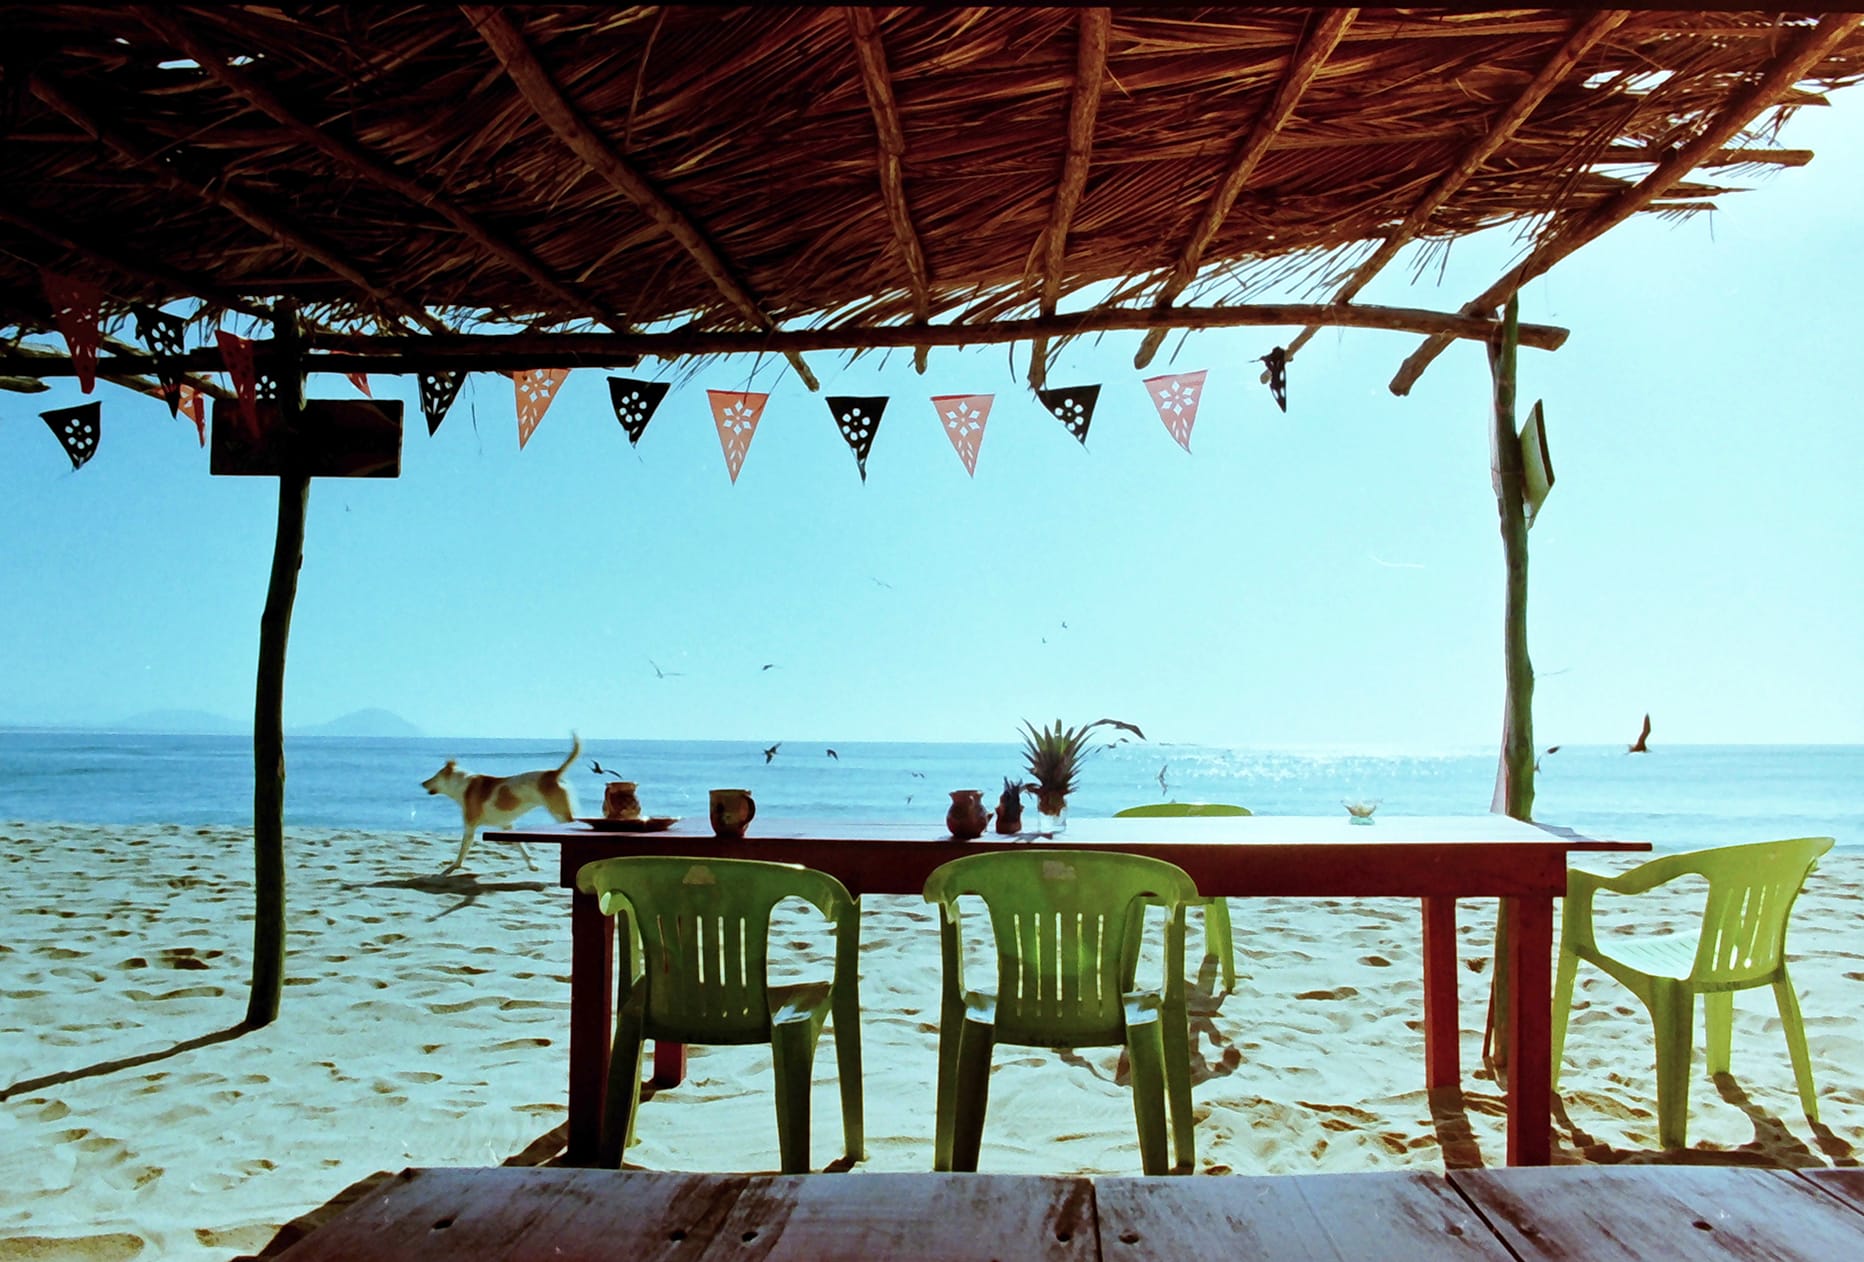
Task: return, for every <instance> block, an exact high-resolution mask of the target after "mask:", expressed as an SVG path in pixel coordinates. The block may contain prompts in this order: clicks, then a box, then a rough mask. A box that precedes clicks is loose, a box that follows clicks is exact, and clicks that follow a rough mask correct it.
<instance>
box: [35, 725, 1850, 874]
mask: <svg viewBox="0 0 1864 1262" xmlns="http://www.w3.org/2000/svg"><path fill="white" fill-rule="evenodd" d="M829 748H831V746H828V745H824V744H822V743H819V742H812V743H807V744H804V743H800V742H792V741H785V742H784V743H783V744H782V746H781V747H779V748H778V750H777V752H776V755H775V757H773V758H771V759H770V760H768V761H766V760H765V758H764V754H763V751H762V748H761V747H760V746H759V745H757V744H756V743H754V742H750V741H601V740H592V741H588V742H586V743H585V744H584V747H583V754H582V758H581V759H580V760H579V762H578V763H577V765H576V767H575V769H574V771H573V773H572V777H571V779H572V786H573V788H574V790H575V792H576V794H577V797H578V801H579V804H580V807H581V809H582V811H583V812H584V813H587V814H592V815H593V814H599V813H600V808H601V801H602V787H601V786H602V784H603V782H604V778H603V777H601V776H598V775H596V774H595V773H594V772H593V771H592V770H591V769H590V760H591V759H595V760H598V761H600V762H601V764H602V765H603V766H604V767H611V768H614V769H616V770H617V771H619V772H621V773H622V774H623V776H624V777H625V778H627V779H630V780H634V781H636V782H637V783H638V784H639V785H640V789H639V794H640V798H641V805H642V808H643V809H644V810H645V811H646V812H647V813H648V814H651V815H676V816H695V815H703V814H704V813H705V810H706V791H707V790H708V789H712V788H723V787H733V788H748V789H750V790H751V791H752V792H753V794H755V796H756V798H757V804H758V811H759V813H760V814H762V815H764V816H765V817H767V818H770V817H801V818H811V819H848V820H855V819H860V820H875V821H885V822H893V823H914V822H923V823H925V824H927V825H928V826H941V825H942V824H943V821H944V817H945V808H946V807H947V806H948V805H949V804H950V797H949V794H950V791H951V790H953V789H963V788H980V789H983V790H984V791H985V798H986V801H988V802H994V800H995V798H996V796H997V793H998V791H999V790H1000V789H1001V788H1002V785H1003V778H1004V777H1005V776H1017V775H1018V774H1019V773H1020V772H1021V770H1022V760H1021V757H1020V753H1019V749H1020V747H1019V746H1018V745H1016V744H1013V743H1005V744H909V743H863V742H849V743H846V744H835V745H833V746H832V748H834V750H835V752H836V754H837V757H834V758H831V757H829V756H828V754H827V752H826V751H827V749H829ZM568 752H569V747H568V742H567V740H565V739H556V740H542V741H530V740H463V739H442V738H428V737H422V738H408V739H402V738H345V737H329V736H323V737H308V736H307V737H296V738H289V739H287V742H286V751H285V756H286V767H287V780H286V789H285V822H286V824H287V826H288V827H290V826H296V827H314V828H360V829H372V830H391V831H397V832H408V833H414V834H431V835H433V836H435V837H437V838H444V837H455V838H457V837H458V835H459V827H460V814H459V808H458V806H456V805H455V804H454V803H453V802H452V801H450V800H449V799H447V798H443V797H432V796H429V795H428V794H427V793H426V792H424V791H423V790H422V789H421V785H420V782H421V781H422V780H424V779H425V778H427V777H428V776H429V775H431V774H433V772H434V771H435V770H436V769H438V768H439V766H440V765H441V763H443V762H445V761H446V760H447V759H448V758H457V759H458V760H459V762H460V765H461V766H462V767H463V768H465V769H466V770H469V771H479V772H486V773H489V774H494V775H503V774H510V773H512V772H517V771H526V770H531V769H534V768H539V767H553V766H556V765H557V764H558V763H560V762H561V761H562V760H563V757H564V755H565V754H567V753H568ZM1161 776H1163V787H1162V788H1161V783H1160V777H1161ZM1494 778H1495V754H1494V753H1493V752H1492V751H1488V752H1477V751H1471V752H1467V753H1453V754H1364V753H1357V754H1347V753H1327V752H1319V751H1278V750H1265V749H1234V748H1223V747H1216V746H1201V745H1160V744H1151V743H1131V744H1125V745H1117V746H1114V747H1112V748H1108V749H1105V750H1102V751H1101V752H1100V753H1098V754H1096V755H1095V756H1094V757H1093V758H1091V759H1090V760H1089V761H1088V762H1087V763H1086V765H1085V766H1084V768H1083V771H1082V774H1081V784H1080V788H1079V790H1078V791H1077V792H1076V794H1075V795H1074V797H1073V798H1072V799H1071V800H1070V803H1069V810H1070V813H1071V814H1072V815H1075V816H1103V815H1111V814H1112V813H1113V812H1114V811H1116V810H1118V809H1119V808H1121V807H1123V806H1131V805H1135V804H1137V803H1141V802H1154V801H1163V800H1166V799H1175V800H1178V801H1212V802H1235V803H1239V804H1241V805H1243V806H1247V807H1249V808H1250V809H1251V810H1254V811H1256V812H1257V813H1259V814H1291V815H1330V814H1336V813H1343V812H1342V807H1341V802H1342V801H1343V800H1351V799H1376V800H1378V802H1379V803H1380V805H1379V814H1380V815H1479V814H1483V813H1485V812H1486V811H1487V810H1488V808H1489V798H1490V794H1491V791H1492V789H1493V786H1494ZM1536 789H1537V796H1536V800H1535V811H1534V815H1535V818H1536V819H1538V820H1540V821H1542V822H1545V823H1550V824H1560V825H1564V826H1566V827H1569V828H1573V829H1576V830H1578V831H1579V832H1581V833H1585V834H1587V835H1590V836H1595V837H1617V838H1633V839H1640V840H1647V841H1651V842H1653V843H1655V844H1656V845H1657V846H1658V847H1660V848H1663V849H1672V848H1678V847H1689V846H1703V845H1719V844H1728V843H1732V842H1740V841H1759V840H1766V839H1769V838H1775V837H1797V836H1812V835H1817V836H1832V837H1836V838H1837V839H1838V844H1839V845H1841V846H1864V796H1861V795H1860V790H1861V789H1864V746H1859V745H1821V746H1781V745H1757V746H1732V745H1696V746H1661V747H1658V748H1656V749H1653V750H1652V751H1651V752H1650V753H1648V754H1638V755H1628V754H1626V753H1625V752H1624V748H1623V746H1618V745H1614V746H1593V747H1583V746H1570V745H1569V746H1562V747H1561V748H1560V750H1559V751H1558V752H1557V753H1554V754H1549V755H1545V756H1544V757H1543V758H1542V760H1541V771H1540V774H1539V776H1538V777H1537V784H1536ZM1028 809H1030V810H1031V811H1033V809H1034V808H1033V804H1031V805H1030V806H1029V808H1028ZM251 818H252V745H251V742H250V741H249V740H247V739H246V738H244V737H231V736H164V735H148V734H133V735H132V734H117V733H97V732H69V731H66V732H23V731H8V732H0V821H16V822H45V821H57V822H68V823H92V824H149V823H163V824H186V825H201V824H232V825H238V824H242V823H246V822H248V821H250V820H251ZM546 822H548V817H547V816H545V815H544V814H542V813H541V812H539V813H536V814H533V815H531V816H529V817H527V819H526V820H525V821H523V824H529V825H542V824H544V823H546ZM521 826H523V825H521Z"/></svg>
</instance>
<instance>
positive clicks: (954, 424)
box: [932, 394, 997, 477]
mask: <svg viewBox="0 0 1864 1262" xmlns="http://www.w3.org/2000/svg"><path fill="white" fill-rule="evenodd" d="M996 397H997V396H996V395H994V394H940V395H934V396H933V398H932V406H933V407H935V408H937V409H938V419H939V421H940V422H941V423H942V424H943V425H944V426H945V437H947V438H949V439H951V446H952V450H953V451H956V452H957V453H958V459H960V460H962V461H964V471H965V472H966V473H968V474H970V475H971V476H972V477H976V476H977V449H978V448H979V447H981V446H982V445H983V443H984V425H985V423H986V422H988V421H989V420H990V404H991V402H992V400H994V399H995V398H996Z"/></svg>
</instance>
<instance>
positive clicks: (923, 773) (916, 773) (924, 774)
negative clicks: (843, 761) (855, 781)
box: [837, 759, 926, 780]
mask: <svg viewBox="0 0 1864 1262" xmlns="http://www.w3.org/2000/svg"><path fill="white" fill-rule="evenodd" d="M837 761H840V760H839V759H837ZM911 774H913V775H915V776H918V777H919V778H920V779H921V780H923V779H925V778H926V773H925V772H923V771H915V772H912V773H911Z"/></svg>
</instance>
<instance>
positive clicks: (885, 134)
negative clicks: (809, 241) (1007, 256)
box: [842, 7, 932, 373]
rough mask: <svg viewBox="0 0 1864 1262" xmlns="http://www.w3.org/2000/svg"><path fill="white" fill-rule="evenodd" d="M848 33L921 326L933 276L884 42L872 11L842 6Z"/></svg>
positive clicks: (917, 353) (919, 352) (918, 357)
mask: <svg viewBox="0 0 1864 1262" xmlns="http://www.w3.org/2000/svg"><path fill="white" fill-rule="evenodd" d="M842 13H843V14H845V15H846V16H847V19H848V31H849V34H851V35H852V36H853V37H854V52H855V57H856V59H857V60H858V61H859V62H860V64H861V86H862V87H864V88H866V89H867V107H868V109H869V110H871V111H872V112H873V115H874V131H875V132H876V133H878V135H879V139H880V153H879V165H880V192H881V195H882V196H883V197H884V198H885V199H886V203H887V219H888V220H889V222H891V223H892V225H893V241H894V244H895V245H897V246H899V248H900V254H901V255H902V256H903V257H904V258H905V260H906V277H907V282H908V283H909V284H910V285H911V286H912V293H913V320H914V322H915V323H918V324H925V323H927V322H928V321H929V320H930V319H931V318H932V276H931V272H930V269H928V268H927V266H926V252H925V247H924V246H922V245H921V244H920V243H919V233H918V231H917V230H916V229H915V228H914V227H913V213H912V207H911V206H910V205H909V204H908V203H907V201H906V181H905V178H904V176H903V173H902V170H901V168H902V166H903V165H904V164H905V161H906V131H905V129H904V128H903V127H902V126H901V125H900V104H899V102H898V101H897V100H896V99H894V96H893V77H892V75H891V74H889V73H888V70H887V50H886V46H885V45H883V44H882V43H881V42H880V22H879V19H877V18H876V17H875V16H874V11H873V10H872V9H865V8H853V7H850V8H845V9H843V10H842ZM926 349H927V348H926V347H924V346H915V347H913V369H914V371H916V372H921V373H923V372H924V371H925V370H926Z"/></svg>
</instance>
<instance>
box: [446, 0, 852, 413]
mask: <svg viewBox="0 0 1864 1262" xmlns="http://www.w3.org/2000/svg"><path fill="white" fill-rule="evenodd" d="M460 10H461V12H463V13H464V14H465V15H466V18H467V20H468V21H470V22H471V23H472V24H473V27H474V29H476V30H477V31H478V32H479V37H480V38H481V39H483V40H484V41H485V43H486V46H487V47H488V48H490V49H491V50H492V53H493V55H494V56H496V57H497V58H498V60H499V64H500V65H502V66H503V67H504V68H505V73H506V75H507V76H509V77H510V79H511V81H512V83H513V84H515V85H516V86H517V89H518V93H519V95H520V96H522V97H523V98H524V99H525V101H526V103H527V104H529V105H530V107H531V109H532V110H533V111H534V112H535V113H536V114H537V117H538V119H539V120H540V121H542V122H543V123H544V125H545V126H547V127H549V128H550V130H551V131H553V132H555V133H556V136H557V139H558V140H560V141H562V142H563V144H564V145H565V146H566V147H568V148H569V150H570V151H571V152H572V153H574V154H575V155H576V156H577V157H578V158H580V159H582V162H583V165H584V166H586V167H588V168H589V170H590V171H592V172H594V173H595V174H597V175H599V176H601V177H602V178H603V179H604V180H606V181H608V183H609V184H610V185H612V186H613V187H614V188H615V189H616V190H617V191H619V192H620V193H621V194H622V195H623V196H625V197H627V199H628V200H629V201H631V202H633V203H634V204H635V205H636V206H638V207H640V209H641V210H643V211H645V212H646V213H647V215H648V217H649V218H651V219H652V220H653V221H654V223H655V224H657V225H658V226H659V227H660V229H661V230H662V231H663V232H665V233H666V234H667V235H668V236H670V237H672V238H673V239H674V240H675V241H677V242H679V244H680V245H681V246H682V247H683V248H684V249H685V251H686V253H687V254H688V255H690V256H691V257H692V260H693V261H694V262H695V263H697V264H698V265H699V268H700V270H701V271H703V272H704V273H705V274H706V277H707V278H708V279H709V280H711V282H712V284H713V286H714V287H715V288H717V290H718V292H719V293H721V294H723V295H724V296H725V297H726V298H727V299H728V300H730V302H731V304H732V305H733V306H734V307H736V308H737V309H738V311H739V313H740V314H741V315H743V316H744V318H745V319H746V320H749V321H750V322H751V323H752V324H754V325H756V326H757V327H758V328H760V329H766V330H772V331H774V330H775V329H776V322H775V321H774V320H772V319H771V318H770V316H769V315H767V314H766V313H765V312H764V309H763V307H762V306H761V305H760V304H759V302H758V300H757V298H756V297H755V296H754V295H753V294H752V293H751V291H750V289H749V288H748V287H746V285H745V283H744V282H743V281H741V280H740V279H739V278H738V276H737V274H736V272H735V271H734V270H733V269H732V266H731V264H730V263H728V262H727V261H726V260H725V258H724V256H723V255H721V254H720V253H719V251H718V249H717V248H716V247H715V246H714V245H713V244H712V242H711V241H710V240H708V239H707V237H706V234H705V233H704V231H703V230H701V228H700V227H699V225H698V224H697V223H695V222H694V221H693V220H692V219H691V218H690V217H689V216H688V215H687V214H686V213H685V212H684V211H682V210H680V209H679V207H677V206H675V205H674V204H673V203H672V202H670V201H668V200H667V198H666V196H665V195H664V194H663V193H661V191H660V190H659V189H658V188H656V187H655V186H654V184H653V182H652V181H650V180H649V179H648V178H647V177H646V176H644V175H642V174H641V173H640V172H639V171H637V170H635V168H634V165H633V164H632V163H630V162H629V161H628V160H627V159H626V158H624V157H622V156H621V155H620V154H619V153H616V152H615V150H614V149H613V148H612V147H611V146H610V145H609V143H608V141H607V140H605V139H603V137H602V136H601V135H600V134H599V133H598V132H597V131H596V130H595V128H594V127H592V126H591V125H590V123H589V121H588V120H587V119H585V118H584V117H583V116H582V113H581V111H579V110H577V109H576V107H575V106H573V105H571V104H570V102H569V98H568V97H566V96H564V94H563V89H562V88H561V87H559V86H558V85H557V81H556V79H555V78H554V77H552V75H551V74H550V72H549V71H548V70H546V69H545V68H544V65H543V63H542V62H541V61H539V60H538V59H537V54H536V52H534V51H533V50H532V48H531V45H530V41H529V40H527V39H525V37H524V33H523V32H522V31H520V30H519V29H518V28H517V27H516V26H514V25H513V24H512V22H511V20H510V19H509V18H508V17H506V16H505V13H504V11H503V10H502V9H499V8H497V7H495V6H493V5H484V4H463V5H461V6H460ZM788 358H789V361H790V366H791V367H793V368H795V369H796V373H797V375H798V376H799V377H801V378H802V379H803V381H804V383H805V384H807V385H808V387H809V388H810V389H811V390H816V389H819V388H820V383H819V382H818V381H817V380H816V376H815V374H814V373H813V372H811V371H810V370H809V365H808V364H806V363H804V362H803V359H802V356H801V355H800V354H797V353H795V352H790V353H789V356H788Z"/></svg>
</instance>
